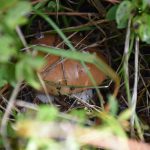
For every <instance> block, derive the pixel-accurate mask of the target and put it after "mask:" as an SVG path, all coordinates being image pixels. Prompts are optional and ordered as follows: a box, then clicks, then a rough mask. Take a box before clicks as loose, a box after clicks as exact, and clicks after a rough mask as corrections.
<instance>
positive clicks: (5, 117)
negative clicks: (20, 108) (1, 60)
mask: <svg viewBox="0 0 150 150" xmlns="http://www.w3.org/2000/svg"><path fill="white" fill-rule="evenodd" d="M21 83H22V81H19V82H18V83H17V84H16V87H15V88H14V90H13V92H12V95H11V97H10V99H9V103H8V105H7V108H6V111H5V113H4V115H3V118H2V122H1V127H0V132H1V135H2V140H3V142H4V147H5V149H6V150H11V147H10V143H9V140H8V139H7V123H8V120H9V116H10V113H11V110H12V109H13V107H14V103H15V100H16V97H17V94H18V92H19V88H20V86H21Z"/></svg>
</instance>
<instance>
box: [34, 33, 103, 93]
mask: <svg viewBox="0 0 150 150" xmlns="http://www.w3.org/2000/svg"><path fill="white" fill-rule="evenodd" d="M80 40H81V38H80V37H78V36H74V37H72V38H71V39H70V41H71V42H72V44H73V45H76V44H78V43H79V41H80ZM61 42H62V40H61V39H60V38H59V36H56V35H52V34H47V35H44V37H43V38H41V39H34V40H32V44H42V45H43V44H44V45H48V46H54V47H58V48H65V47H66V45H65V44H60V43H61ZM85 44H87V42H86V41H82V42H81V44H79V45H80V46H81V47H83V46H82V45H85ZM77 49H78V48H77ZM58 50H59V49H58ZM83 52H85V53H87V52H88V53H96V55H97V56H98V57H99V58H100V59H103V60H104V61H105V62H106V58H105V57H104V56H103V55H102V54H101V52H100V51H99V49H98V48H87V49H84V51H83ZM39 54H40V55H43V56H44V55H45V59H46V62H47V63H46V64H45V65H44V66H43V67H42V68H41V69H40V71H39V73H40V75H41V77H42V79H43V80H44V81H45V85H46V87H47V90H48V92H49V93H50V94H52V95H59V94H61V95H67V94H73V93H78V92H81V91H83V90H85V89H88V87H90V86H93V84H92V81H91V79H90V77H89V76H88V74H87V73H86V71H85V69H84V67H83V66H82V65H81V63H80V62H79V61H75V60H71V59H64V60H62V59H61V57H59V56H55V55H51V54H48V55H46V54H44V53H41V52H40V53H39ZM86 65H87V68H88V69H89V71H90V72H91V74H92V76H93V78H94V79H95V81H96V84H97V85H100V84H101V83H102V82H103V81H104V80H105V79H106V76H105V75H104V74H103V73H102V72H101V71H100V70H99V69H98V68H97V67H96V66H94V65H93V64H90V63H86Z"/></svg>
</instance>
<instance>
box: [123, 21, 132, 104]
mask: <svg viewBox="0 0 150 150" xmlns="http://www.w3.org/2000/svg"><path fill="white" fill-rule="evenodd" d="M130 26H131V19H129V22H128V28H127V33H126V40H125V47H124V80H125V85H126V92H127V98H128V102H130V101H131V95H130V90H129V89H130V86H129V70H128V67H129V64H128V61H129V44H130Z"/></svg>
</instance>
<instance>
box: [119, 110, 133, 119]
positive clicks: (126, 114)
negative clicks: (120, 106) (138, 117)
mask: <svg viewBox="0 0 150 150" xmlns="http://www.w3.org/2000/svg"><path fill="white" fill-rule="evenodd" d="M131 113H132V112H131V109H126V110H125V111H123V112H122V113H120V115H119V117H118V120H119V121H120V122H121V121H125V120H128V119H129V118H130V117H131Z"/></svg>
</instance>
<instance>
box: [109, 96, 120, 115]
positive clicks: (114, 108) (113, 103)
mask: <svg viewBox="0 0 150 150" xmlns="http://www.w3.org/2000/svg"><path fill="white" fill-rule="evenodd" d="M108 100H109V109H110V110H109V112H110V114H111V115H112V116H116V115H117V112H118V102H117V100H116V99H115V98H114V97H113V96H112V95H109V97H108Z"/></svg>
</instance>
